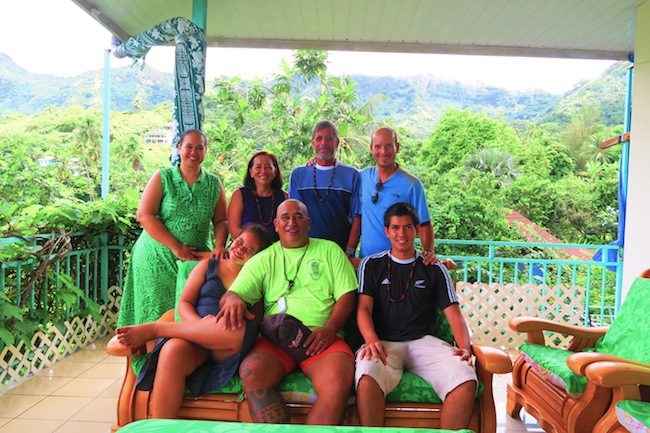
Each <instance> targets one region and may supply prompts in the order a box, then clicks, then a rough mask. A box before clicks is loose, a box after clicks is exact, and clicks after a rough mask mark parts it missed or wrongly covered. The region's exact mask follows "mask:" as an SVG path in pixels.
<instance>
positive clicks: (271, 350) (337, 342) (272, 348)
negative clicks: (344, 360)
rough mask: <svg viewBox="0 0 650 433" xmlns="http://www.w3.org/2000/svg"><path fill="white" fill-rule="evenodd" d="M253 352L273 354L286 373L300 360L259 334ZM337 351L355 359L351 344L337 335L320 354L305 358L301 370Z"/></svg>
mask: <svg viewBox="0 0 650 433" xmlns="http://www.w3.org/2000/svg"><path fill="white" fill-rule="evenodd" d="M252 352H263V353H267V354H269V355H271V356H273V357H274V358H275V359H277V360H278V361H279V362H280V364H282V367H283V368H284V374H285V375H286V374H289V373H291V372H292V371H293V370H294V369H295V368H296V366H297V365H298V362H296V360H294V359H293V358H292V357H291V356H289V354H288V353H287V352H285V351H284V350H282V349H280V348H279V347H278V346H276V345H275V344H273V343H271V342H270V341H269V340H267V339H266V338H264V337H262V336H261V335H258V336H257V343H256V344H255V346H253V348H252V349H251V352H250V353H252ZM336 352H341V353H345V354H347V355H348V356H350V358H352V359H354V353H352V349H350V346H348V344H347V343H346V342H345V341H343V339H342V338H341V337H338V336H337V337H335V338H334V342H333V343H332V344H330V345H329V347H328V348H327V349H325V350H323V351H322V352H321V353H319V354H318V355H314V356H311V357H309V358H307V359H305V360H304V361H302V362H301V363H300V370H302V371H303V372H304V371H305V370H307V368H309V366H310V365H311V364H313V363H314V362H316V361H318V360H319V359H321V358H322V357H323V356H325V355H328V354H330V353H336Z"/></svg>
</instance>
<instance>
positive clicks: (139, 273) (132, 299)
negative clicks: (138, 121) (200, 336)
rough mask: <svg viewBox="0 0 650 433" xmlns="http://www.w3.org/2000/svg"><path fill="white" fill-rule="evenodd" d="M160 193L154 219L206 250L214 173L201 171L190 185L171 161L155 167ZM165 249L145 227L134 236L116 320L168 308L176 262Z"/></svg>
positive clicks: (149, 316) (146, 317) (148, 317)
mask: <svg viewBox="0 0 650 433" xmlns="http://www.w3.org/2000/svg"><path fill="white" fill-rule="evenodd" d="M160 180H161V182H162V191H163V192H162V199H161V201H160V211H159V212H158V219H159V220H160V221H162V223H163V224H164V225H165V227H166V228H167V230H169V232H170V233H171V234H172V235H173V236H174V237H175V238H176V239H178V240H179V241H180V242H182V243H184V244H186V245H189V246H190V247H194V248H196V249H198V250H200V251H210V250H211V247H210V245H209V239H210V222H211V221H212V215H213V214H214V209H215V207H216V206H217V200H218V199H219V193H220V190H219V179H218V178H217V177H216V176H214V175H211V174H207V173H206V172H205V171H203V170H202V171H201V174H200V175H199V178H198V179H197V180H196V182H195V183H194V184H193V185H192V186H188V185H187V182H185V180H184V179H183V177H182V176H181V173H180V170H179V169H178V168H177V167H174V168H165V169H162V170H160ZM176 260H177V258H176V256H174V254H173V253H172V251H171V249H169V248H167V247H166V246H164V245H162V244H161V243H159V242H157V241H156V240H154V239H153V238H152V237H151V236H150V235H149V233H147V232H146V231H145V230H143V231H142V234H141V235H140V237H139V238H138V240H137V241H136V242H135V245H134V246H133V250H132V252H131V263H130V265H129V269H128V271H127V274H126V282H125V284H124V290H123V291H122V301H121V305H120V314H119V318H118V321H117V324H118V326H124V325H133V324H140V323H145V322H151V321H154V320H158V318H159V317H160V316H161V315H162V314H163V313H164V312H165V311H167V310H169V309H170V308H174V300H175V290H176V274H177V272H178V265H177V263H176Z"/></svg>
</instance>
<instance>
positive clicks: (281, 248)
mask: <svg viewBox="0 0 650 433" xmlns="http://www.w3.org/2000/svg"><path fill="white" fill-rule="evenodd" d="M307 250H309V240H308V241H307V248H305V251H303V252H302V255H301V256H300V260H298V266H296V273H295V275H294V276H293V280H290V279H289V277H287V263H286V261H285V256H284V248H283V247H282V246H280V251H282V273H283V274H284V279H285V280H287V282H288V283H289V290H287V292H291V289H293V286H294V285H295V283H296V278H298V272H299V271H300V265H302V259H304V258H305V254H307Z"/></svg>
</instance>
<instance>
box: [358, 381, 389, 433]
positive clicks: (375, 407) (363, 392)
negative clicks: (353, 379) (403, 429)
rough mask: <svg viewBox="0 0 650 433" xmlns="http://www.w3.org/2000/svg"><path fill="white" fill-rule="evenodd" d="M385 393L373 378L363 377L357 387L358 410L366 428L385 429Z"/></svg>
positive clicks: (362, 423) (360, 419)
mask: <svg viewBox="0 0 650 433" xmlns="http://www.w3.org/2000/svg"><path fill="white" fill-rule="evenodd" d="M384 399H385V396H384V392H383V391H382V390H381V388H380V387H379V385H378V384H377V381H375V379H373V378H372V376H368V375H367V374H366V375H363V376H361V379H360V380H359V385H357V409H358V410H359V421H360V422H361V425H362V426H364V427H383V426H384V423H385V420H384V409H385V408H386V402H385V401H384Z"/></svg>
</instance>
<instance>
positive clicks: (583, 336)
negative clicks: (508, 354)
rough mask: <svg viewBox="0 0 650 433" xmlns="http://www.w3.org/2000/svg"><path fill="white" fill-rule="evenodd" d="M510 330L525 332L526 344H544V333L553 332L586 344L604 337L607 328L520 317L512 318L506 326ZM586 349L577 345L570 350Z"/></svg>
mask: <svg viewBox="0 0 650 433" xmlns="http://www.w3.org/2000/svg"><path fill="white" fill-rule="evenodd" d="M508 325H509V326H510V329H512V330H513V331H517V332H526V333H527V334H528V342H529V343H534V344H541V345H543V344H544V332H543V331H553V332H559V333H561V334H565V335H572V336H573V337H574V338H575V339H577V340H580V341H583V342H584V341H586V342H592V344H593V342H594V341H596V340H597V339H598V338H600V337H602V336H603V335H605V332H607V329H608V327H607V326H601V327H594V328H588V327H586V326H573V325H564V324H562V323H557V322H553V321H552V320H547V319H542V318H539V317H528V316H522V317H517V318H514V319H512V320H511V321H510V323H509V324H508ZM584 347H587V346H585V345H578V346H577V347H571V349H572V350H577V349H581V348H584Z"/></svg>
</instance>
